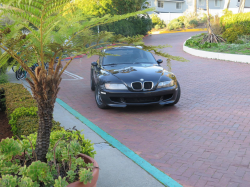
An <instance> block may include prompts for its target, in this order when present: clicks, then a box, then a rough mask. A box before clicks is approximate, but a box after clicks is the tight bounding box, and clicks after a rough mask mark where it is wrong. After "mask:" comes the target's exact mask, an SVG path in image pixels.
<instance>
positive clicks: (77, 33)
mask: <svg viewBox="0 0 250 187" xmlns="http://www.w3.org/2000/svg"><path fill="white" fill-rule="evenodd" d="M71 1H72V0H0V3H2V4H4V5H8V7H6V8H4V9H1V10H2V11H3V13H4V14H5V15H8V16H10V17H11V18H12V19H13V20H14V22H15V23H14V24H12V25H6V26H2V27H1V28H0V49H2V50H4V51H5V52H4V53H3V54H2V55H1V56H0V67H1V66H2V65H4V64H6V62H7V60H8V59H9V57H10V56H11V57H13V58H14V59H15V60H16V61H17V62H18V63H19V64H20V65H21V66H22V67H23V68H24V69H25V70H26V71H27V72H28V73H29V75H30V78H27V79H26V80H27V82H28V83H29V85H30V87H31V90H32V93H33V95H34V98H35V100H36V102H37V106H38V116H39V127H38V134H37V140H36V148H35V153H36V155H37V159H38V160H40V161H46V154H47V152H48V148H49V143H50V132H51V127H52V119H53V110H54V104H55V101H56V98H57V94H58V91H59V89H60V87H59V85H60V82H61V80H62V78H61V76H62V74H63V72H64V71H65V70H66V68H67V67H68V66H69V65H70V63H71V62H72V60H73V59H74V57H72V58H71V59H70V60H69V61H67V62H66V65H65V66H64V67H63V69H62V70H61V71H60V69H61V60H62V58H63V55H65V54H67V55H71V54H73V55H74V56H77V55H79V54H88V56H89V57H90V56H93V55H103V53H102V52H101V49H100V46H102V47H103V46H104V47H105V46H107V45H108V44H114V43H115V44H116V45H132V44H134V45H141V46H143V48H144V49H145V50H148V51H154V52H155V54H157V55H162V56H164V57H166V58H167V59H175V60H179V61H184V59H183V58H180V57H174V56H171V55H169V54H166V53H162V52H160V51H158V49H160V48H165V47H166V46H159V47H157V46H146V45H144V43H143V42H142V36H136V37H128V38H126V37H123V36H121V35H117V36H116V35H113V34H112V33H109V32H100V33H99V34H94V33H93V32H92V31H91V29H92V28H93V27H96V26H97V25H103V24H107V23H111V22H114V21H118V20H121V19H126V18H128V17H130V16H135V15H137V14H143V13H145V12H147V11H151V10H152V9H147V10H144V11H138V12H136V13H130V14H126V15H118V16H109V15H106V16H103V17H101V18H98V17H96V18H90V17H89V16H87V17H86V16H83V15H82V11H81V10H79V11H78V10H77V7H76V8H74V9H72V7H70V6H68V5H69V4H70V3H71ZM65 7H66V8H65ZM66 13H67V15H66V16H65V14H66ZM31 25H32V26H31ZM23 28H26V29H27V30H29V32H30V33H29V34H28V35H26V34H23V33H22V32H20V30H21V29H23ZM57 57H59V60H58V63H57V65H56V68H55V70H54V62H55V59H56V58H57ZM45 62H48V63H49V70H48V71H47V70H46V69H45V66H44V63H45ZM32 63H38V64H39V66H38V67H37V68H36V70H35V73H33V72H32V71H31V69H30V68H29V65H31V64H32Z"/></svg>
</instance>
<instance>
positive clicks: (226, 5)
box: [224, 0, 230, 9]
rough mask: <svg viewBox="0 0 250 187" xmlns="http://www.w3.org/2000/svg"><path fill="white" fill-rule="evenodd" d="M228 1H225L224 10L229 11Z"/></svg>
mask: <svg viewBox="0 0 250 187" xmlns="http://www.w3.org/2000/svg"><path fill="white" fill-rule="evenodd" d="M229 5H230V0H225V4H224V9H229Z"/></svg>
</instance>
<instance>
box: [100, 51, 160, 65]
mask: <svg viewBox="0 0 250 187" xmlns="http://www.w3.org/2000/svg"><path fill="white" fill-rule="evenodd" d="M105 53H109V54H114V55H119V56H110V55H109V56H106V57H104V58H103V64H102V65H104V66H105V65H116V64H139V63H149V64H156V61H155V58H154V57H153V55H152V54H151V53H150V52H147V51H143V50H141V49H138V48H121V49H111V50H107V51H105Z"/></svg>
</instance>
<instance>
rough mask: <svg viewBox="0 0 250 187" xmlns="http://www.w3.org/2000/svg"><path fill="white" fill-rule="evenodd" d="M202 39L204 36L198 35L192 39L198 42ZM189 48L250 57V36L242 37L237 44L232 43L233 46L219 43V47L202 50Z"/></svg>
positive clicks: (195, 47)
mask: <svg viewBox="0 0 250 187" xmlns="http://www.w3.org/2000/svg"><path fill="white" fill-rule="evenodd" d="M202 38H203V35H202V34H198V35H195V36H192V38H191V39H193V40H196V41H197V40H200V39H202ZM237 43H238V44H237ZM241 43H242V44H241ZM188 47H191V48H194V49H199V50H203V51H211V52H219V53H230V54H241V55H250V36H241V37H239V39H238V40H237V41H236V43H232V44H229V43H218V46H211V47H210V48H200V47H198V46H188Z"/></svg>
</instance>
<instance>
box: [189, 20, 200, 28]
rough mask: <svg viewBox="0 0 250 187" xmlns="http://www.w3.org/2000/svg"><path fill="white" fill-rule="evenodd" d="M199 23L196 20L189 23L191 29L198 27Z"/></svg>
mask: <svg viewBox="0 0 250 187" xmlns="http://www.w3.org/2000/svg"><path fill="white" fill-rule="evenodd" d="M198 24H199V22H198V21H197V20H196V19H192V20H190V21H189V25H190V27H191V28H194V27H197V26H198Z"/></svg>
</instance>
